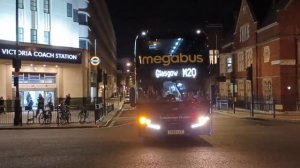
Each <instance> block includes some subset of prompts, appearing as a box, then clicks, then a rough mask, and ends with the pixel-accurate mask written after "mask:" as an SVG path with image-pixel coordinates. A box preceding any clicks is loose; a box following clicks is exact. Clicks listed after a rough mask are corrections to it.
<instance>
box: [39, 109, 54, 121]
mask: <svg viewBox="0 0 300 168" xmlns="http://www.w3.org/2000/svg"><path fill="white" fill-rule="evenodd" d="M51 121H52V112H51V110H50V109H46V110H43V111H42V113H40V114H39V115H38V122H39V124H50V123H51Z"/></svg>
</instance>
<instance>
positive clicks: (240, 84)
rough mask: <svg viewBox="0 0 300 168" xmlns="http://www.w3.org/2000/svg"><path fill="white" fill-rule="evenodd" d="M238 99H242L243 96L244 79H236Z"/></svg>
mask: <svg viewBox="0 0 300 168" xmlns="http://www.w3.org/2000/svg"><path fill="white" fill-rule="evenodd" d="M237 87H238V99H239V100H244V98H245V82H244V80H238V86H237Z"/></svg>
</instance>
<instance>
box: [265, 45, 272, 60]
mask: <svg viewBox="0 0 300 168" xmlns="http://www.w3.org/2000/svg"><path fill="white" fill-rule="evenodd" d="M270 55H271V50H270V46H265V47H264V63H266V62H270Z"/></svg>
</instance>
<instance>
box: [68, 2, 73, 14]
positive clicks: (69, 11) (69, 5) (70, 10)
mask: <svg viewBox="0 0 300 168" xmlns="http://www.w3.org/2000/svg"><path fill="white" fill-rule="evenodd" d="M72 12H73V10H72V4H70V3H67V16H68V17H72Z"/></svg>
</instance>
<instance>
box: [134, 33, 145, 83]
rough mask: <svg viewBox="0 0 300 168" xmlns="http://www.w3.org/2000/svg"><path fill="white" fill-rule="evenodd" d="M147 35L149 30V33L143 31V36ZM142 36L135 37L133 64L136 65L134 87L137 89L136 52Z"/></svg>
mask: <svg viewBox="0 0 300 168" xmlns="http://www.w3.org/2000/svg"><path fill="white" fill-rule="evenodd" d="M147 33H148V30H147V31H142V32H141V34H140V35H141V36H146V35H147ZM140 35H139V34H137V35H136V36H135V40H134V51H133V53H134V61H133V63H134V87H135V88H136V87H137V84H136V56H137V55H136V51H137V48H136V47H137V40H138V38H139V37H140Z"/></svg>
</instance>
